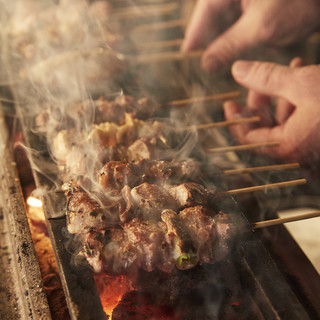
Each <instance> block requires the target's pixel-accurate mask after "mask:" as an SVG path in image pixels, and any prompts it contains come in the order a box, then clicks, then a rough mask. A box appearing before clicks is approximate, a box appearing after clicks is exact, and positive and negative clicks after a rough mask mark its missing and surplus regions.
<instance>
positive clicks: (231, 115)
mask: <svg viewBox="0 0 320 320" xmlns="http://www.w3.org/2000/svg"><path fill="white" fill-rule="evenodd" d="M223 109H224V116H225V119H226V120H234V119H238V118H241V117H243V116H245V114H244V110H243V108H242V107H241V106H240V105H239V104H238V103H236V102H234V101H226V102H224V104H223ZM250 128H251V126H250V125H249V124H241V125H236V126H230V127H229V131H230V132H231V134H232V136H233V137H234V139H235V140H236V141H237V142H238V143H243V139H244V137H245V136H246V134H247V133H248V132H249V130H250Z"/></svg>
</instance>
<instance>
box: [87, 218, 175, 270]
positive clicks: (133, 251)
mask: <svg viewBox="0 0 320 320" xmlns="http://www.w3.org/2000/svg"><path fill="white" fill-rule="evenodd" d="M164 232H165V225H164V224H163V223H162V222H156V221H143V220H140V219H137V218H135V219H133V220H132V221H130V222H129V223H126V224H125V225H124V226H123V229H112V230H111V231H110V233H109V241H108V240H107V241H106V243H105V246H104V250H103V255H102V257H101V258H102V259H103V264H104V271H106V272H107V273H108V274H114V275H119V274H128V273H132V272H137V270H138V269H141V268H142V269H144V270H146V271H152V270H154V268H156V267H158V268H159V269H160V270H166V271H167V272H169V271H170V270H172V268H173V267H174V264H172V263H171V260H170V258H169V254H170V252H169V250H168V247H167V245H166V243H165V238H164ZM98 248H100V247H98ZM94 251H95V250H94V249H93V251H92V252H94ZM95 255H97V254H95Z"/></svg>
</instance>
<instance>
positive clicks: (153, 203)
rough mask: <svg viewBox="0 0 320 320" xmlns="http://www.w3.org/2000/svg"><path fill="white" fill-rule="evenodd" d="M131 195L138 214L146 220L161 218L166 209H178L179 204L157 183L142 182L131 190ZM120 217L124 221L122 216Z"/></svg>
mask: <svg viewBox="0 0 320 320" xmlns="http://www.w3.org/2000/svg"><path fill="white" fill-rule="evenodd" d="M131 197H132V199H133V201H134V203H135V208H136V209H135V211H136V214H138V215H139V216H141V217H142V218H143V219H145V220H160V215H161V211H162V210H164V209H173V210H177V204H176V202H175V200H174V199H173V198H172V197H171V196H170V194H169V193H168V191H166V190H165V189H163V188H161V187H159V186H157V185H155V184H149V183H147V182H145V183H143V184H140V185H139V186H137V187H135V188H133V189H132V190H131ZM120 219H121V221H123V220H122V217H121V218H120Z"/></svg>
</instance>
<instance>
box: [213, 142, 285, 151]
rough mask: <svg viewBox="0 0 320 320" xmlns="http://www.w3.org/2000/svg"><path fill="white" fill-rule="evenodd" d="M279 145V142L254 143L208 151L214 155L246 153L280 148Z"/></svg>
mask: <svg viewBox="0 0 320 320" xmlns="http://www.w3.org/2000/svg"><path fill="white" fill-rule="evenodd" d="M279 145H280V143H279V142H265V143H252V144H243V145H240V146H228V147H218V148H210V149H208V151H209V152H213V153H219V152H232V151H245V150H253V149H259V148H270V147H278V146H279Z"/></svg>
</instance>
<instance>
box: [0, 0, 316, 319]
mask: <svg viewBox="0 0 320 320" xmlns="http://www.w3.org/2000/svg"><path fill="white" fill-rule="evenodd" d="M129 2H131V1H129ZM174 18H177V17H176V16H174ZM180 36H181V35H180ZM15 67H16V66H15ZM11 73H12V74H18V67H17V69H16V70H11ZM156 89H157V91H158V95H160V97H159V98H162V96H163V94H162V90H158V89H159V87H157V88H156ZM160 89H161V88H160ZM173 91H174V94H176V95H177V94H178V91H177V90H176V88H173ZM159 92H160V94H159ZM179 94H180V95H181V91H179ZM175 98H177V96H175ZM5 105H6V108H5V110H7V106H9V107H10V108H11V109H12V110H13V105H12V104H9V105H7V104H5ZM14 107H15V114H16V116H17V118H18V119H19V126H15V128H18V130H17V131H18V132H14V130H12V126H11V121H8V119H7V118H6V117H5V114H4V112H3V109H2V108H0V150H1V155H0V173H1V178H2V183H1V185H0V199H1V203H0V230H1V234H0V239H1V247H0V253H1V256H0V257H1V259H0V262H1V265H0V267H1V269H2V270H1V271H2V272H1V276H0V293H1V297H2V298H1V302H0V318H1V319H51V314H50V309H49V305H48V301H47V298H46V295H45V292H44V289H43V283H42V281H41V276H40V271H39V266H38V263H37V260H36V257H35V252H34V248H33V243H32V240H31V236H30V231H29V227H28V222H27V218H26V213H25V206H24V198H23V195H22V192H21V188H22V187H23V185H21V183H20V182H21V179H20V178H21V176H19V175H18V173H17V170H16V169H17V168H16V162H17V163H18V165H19V167H20V169H22V172H23V170H25V169H26V168H23V167H24V166H26V164H21V163H20V162H19V161H18V159H15V158H14V153H13V139H12V138H13V137H14V135H16V134H21V133H23V136H24V143H25V145H26V146H27V147H30V148H32V149H34V150H37V153H36V154H35V153H33V154H31V157H30V158H29V159H30V161H31V167H32V168H34V169H32V175H33V178H34V180H35V183H36V185H37V187H40V188H47V190H57V189H56V188H52V187H53V182H52V181H56V172H57V167H56V165H55V164H53V163H52V164H51V165H50V167H48V168H47V170H48V171H47V172H46V173H45V174H44V173H43V172H39V171H38V170H36V169H35V168H38V167H39V166H40V167H41V162H39V160H41V157H44V158H47V159H48V158H49V155H48V153H47V148H46V144H45V141H43V140H41V139H40V138H39V137H38V136H37V135H35V134H34V133H33V132H32V131H30V126H29V123H28V121H29V119H26V118H25V117H24V114H23V112H22V111H23V104H16V105H15V106H14ZM12 132H14V133H13V134H12V136H11V137H10V135H9V133H12ZM39 155H40V157H39ZM15 161H16V162H15ZM300 173H302V175H303V174H304V172H300ZM51 178H53V179H51ZM247 178H248V179H247V180H248V181H247V182H248V184H254V180H253V179H252V178H251V177H247ZM223 183H224V184H226V185H228V186H230V187H231V186H232V187H239V186H241V184H240V185H237V184H238V181H234V180H232V181H227V180H226V181H224V182H223ZM314 184H317V181H314ZM299 191H303V190H299ZM303 193H304V192H302V193H301V194H303ZM314 196H316V197H317V196H319V194H318V193H317V192H315V194H314ZM43 200H44V210H45V216H46V223H47V226H48V230H49V234H50V238H51V241H52V244H53V248H54V251H55V255H56V259H57V263H58V267H59V273H60V278H61V281H62V285H63V289H64V292H65V296H66V301H67V304H68V308H69V314H70V317H71V319H72V320H89V319H92V320H100V319H107V318H108V316H107V315H106V314H105V312H104V310H103V307H102V304H101V302H100V298H99V294H98V291H97V288H96V284H95V281H94V276H93V273H92V271H91V269H90V267H89V265H88V264H87V262H86V260H84V259H82V258H80V257H76V254H75V251H76V244H75V243H76V242H75V239H72V236H71V235H70V234H68V232H67V229H66V219H65V214H64V211H65V197H64V195H63V194H62V193H60V192H59V191H50V192H48V193H47V194H46V195H45V196H44V199H43ZM219 206H220V208H221V209H222V210H224V211H225V212H229V211H232V212H235V213H236V214H237V221H238V223H239V224H244V223H247V221H248V220H249V221H256V220H257V215H256V214H257V212H260V209H261V206H263V208H264V211H265V212H264V213H265V215H264V216H265V218H275V217H276V216H277V214H276V212H275V211H274V210H273V209H272V208H271V206H270V203H269V202H268V199H267V198H266V197H265V195H264V194H262V193H261V192H256V193H255V194H253V195H250V196H239V197H236V198H227V199H225V200H221V203H219ZM237 242H238V244H237V246H236V247H235V249H234V250H233V252H232V255H231V256H230V257H229V258H228V259H227V261H223V262H222V263H219V264H217V265H214V266H206V267H205V268H204V267H201V268H200V267H197V268H195V269H192V270H191V271H190V272H183V273H180V272H177V274H174V277H175V278H174V277H169V278H168V279H165V280H163V282H162V283H159V274H157V273H149V274H148V273H144V272H142V273H141V275H140V277H141V280H140V282H139V286H138V287H139V289H138V290H136V291H134V292H128V293H127V294H126V295H125V296H124V298H123V300H122V301H121V302H120V303H119V305H118V306H117V307H116V309H115V310H114V318H115V319H129V318H130V316H131V317H132V319H135V318H134V316H133V315H132V313H130V310H136V311H137V312H139V314H140V315H141V319H147V315H146V314H144V313H143V307H142V309H141V308H140V309H139V306H140V305H142V306H143V305H146V306H150V305H157V306H160V307H161V308H160V309H161V310H160V311H161V312H162V311H163V312H164V314H167V315H170V314H172V313H170V312H171V311H172V304H170V303H167V301H166V300H165V298H164V297H165V293H166V289H165V287H166V286H170V285H173V286H175V288H176V290H178V293H175V294H176V296H175V299H176V300H174V302H175V303H177V304H178V307H179V308H180V309H179V310H180V311H181V312H182V313H183V315H184V319H189V318H190V319H215V318H216V319H222V320H228V319H266V320H273V319H290V320H294V319H297V320H298V319H299V320H301V319H320V304H319V301H320V277H319V274H318V273H317V272H316V271H315V269H314V268H313V266H312V265H311V263H310V262H309V261H308V259H307V258H306V256H305V255H304V253H303V252H302V250H301V249H300V247H299V246H298V245H297V244H296V242H295V241H294V240H293V238H292V237H291V235H290V234H289V233H288V231H287V230H286V228H285V227H283V226H277V227H272V228H268V229H265V230H261V231H256V232H246V233H244V234H242V235H241V237H239V239H238V241H237ZM160 276H161V275H160ZM197 277H198V278H197ZM199 279H200V280H199ZM198 280H199V281H198ZM184 281H185V282H184ZM145 283H149V284H151V285H149V286H147V285H145ZM185 283H193V287H192V289H190V290H189V291H187V292H186V291H183V290H182V289H183V285H184V284H185ZM195 283H196V284H195ZM177 284H178V285H180V287H177ZM235 284H236V285H235ZM161 285H162V286H163V288H162V289H161ZM159 286H160V287H159ZM151 287H152V288H151ZM154 288H156V289H157V288H160V289H159V290H158V291H162V293H161V292H159V294H157V290H152V289H154ZM217 288H220V291H217ZM200 289H201V290H206V291H205V292H206V293H208V299H209V301H210V304H209V306H216V305H217V304H219V306H221V308H220V309H219V310H217V309H216V308H215V307H212V308H209V309H208V308H207V306H208V305H207V304H206V303H205V302H206V301H205V299H204V298H203V294H199V290H200ZM179 290H180V292H179ZM155 292H156V293H155ZM170 292H171V293H172V291H170ZM181 298H182V300H181ZM128 306H129V307H130V308H129V309H128ZM162 309H163V310H162ZM160 311H159V310H158V313H157V315H158V316H159V312H160ZM156 312H157V311H156ZM188 317H189V318H188ZM158 318H160V316H159V317H158ZM167 318H168V317H167ZM139 319H140V318H139ZM161 319H165V318H161ZM53 320H55V319H53Z"/></svg>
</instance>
